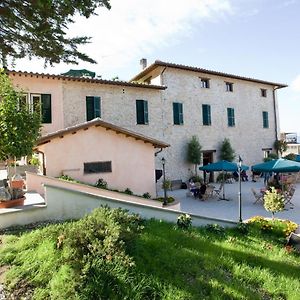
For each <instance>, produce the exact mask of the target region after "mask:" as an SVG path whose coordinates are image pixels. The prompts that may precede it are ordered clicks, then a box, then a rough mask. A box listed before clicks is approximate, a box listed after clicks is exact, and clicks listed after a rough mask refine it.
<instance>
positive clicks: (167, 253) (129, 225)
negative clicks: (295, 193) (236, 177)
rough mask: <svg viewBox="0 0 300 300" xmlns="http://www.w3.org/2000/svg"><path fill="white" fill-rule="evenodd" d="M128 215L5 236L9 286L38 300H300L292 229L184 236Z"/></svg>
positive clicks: (194, 231) (299, 261)
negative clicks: (287, 234)
mask: <svg viewBox="0 0 300 300" xmlns="http://www.w3.org/2000/svg"><path fill="white" fill-rule="evenodd" d="M126 218H127V217H126V216H125V215H123V214H121V213H120V212H117V213H110V212H108V210H106V211H105V212H103V211H102V212H98V213H96V214H95V213H94V214H93V217H90V218H89V219H88V218H85V219H83V220H81V221H78V222H69V223H64V224H59V225H49V226H47V227H45V228H42V229H37V230H33V231H31V232H29V233H28V232H25V233H22V232H21V233H20V234H19V235H11V234H9V233H6V234H4V235H3V236H2V238H3V245H2V247H1V249H0V265H5V266H9V268H10V270H9V271H8V272H7V282H6V285H7V287H10V288H11V290H12V291H13V290H15V291H16V290H19V294H17V295H18V296H19V297H20V293H23V294H26V293H27V294H33V298H34V299H120V300H121V299H122V300H123V299H143V300H144V299H149V300H150V299H151V300H152V299H170V300H171V299H172V300H176V299H184V300H186V299H195V300H199V299H295V300H297V299H300V255H299V254H297V253H296V252H294V251H293V249H290V248H286V247H284V242H285V238H284V233H283V230H284V229H285V228H286V224H283V225H284V226H283V225H282V224H281V223H280V224H279V225H278V224H275V225H274V224H273V227H271V226H270V225H269V224H266V223H265V222H263V223H262V222H257V223H255V224H254V225H253V224H252V225H250V226H249V227H247V228H244V227H243V228H241V229H239V230H238V229H227V230H224V229H223V228H220V227H218V226H210V227H207V228H191V229H190V230H187V231H185V230H181V229H177V228H176V226H175V225H174V224H170V223H165V222H160V221H158V220H150V221H145V222H143V226H144V228H143V229H142V230H141V227H140V223H139V224H138V220H137V219H136V218H131V219H126ZM104 219H105V221H103V220H104ZM20 285H22V286H23V290H22V289H20ZM24 286H25V287H27V289H26V288H24ZM20 290H21V291H20ZM15 295H16V294H15ZM16 299H18V298H16Z"/></svg>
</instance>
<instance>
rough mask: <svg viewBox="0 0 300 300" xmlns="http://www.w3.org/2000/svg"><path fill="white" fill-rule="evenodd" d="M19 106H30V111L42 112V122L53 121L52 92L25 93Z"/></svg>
mask: <svg viewBox="0 0 300 300" xmlns="http://www.w3.org/2000/svg"><path fill="white" fill-rule="evenodd" d="M19 106H20V107H24V106H28V109H29V111H30V112H38V113H40V114H41V118H42V123H44V124H46V123H52V107H51V94H30V97H28V94H23V95H22V96H21V98H20V100H19Z"/></svg>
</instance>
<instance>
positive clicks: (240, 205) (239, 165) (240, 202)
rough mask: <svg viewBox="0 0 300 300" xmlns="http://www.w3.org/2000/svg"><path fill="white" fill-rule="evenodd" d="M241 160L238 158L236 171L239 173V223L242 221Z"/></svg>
mask: <svg viewBox="0 0 300 300" xmlns="http://www.w3.org/2000/svg"><path fill="white" fill-rule="evenodd" d="M242 161H243V160H242V158H241V157H240V156H239V161H238V171H239V222H240V223H241V222H242V221H243V220H242V183H241V171H242Z"/></svg>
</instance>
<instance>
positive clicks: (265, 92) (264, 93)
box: [260, 89, 267, 97]
mask: <svg viewBox="0 0 300 300" xmlns="http://www.w3.org/2000/svg"><path fill="white" fill-rule="evenodd" d="M260 95H261V96H262V97H267V90H266V89H260Z"/></svg>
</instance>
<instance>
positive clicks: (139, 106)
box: [136, 100, 144, 124]
mask: <svg viewBox="0 0 300 300" xmlns="http://www.w3.org/2000/svg"><path fill="white" fill-rule="evenodd" d="M136 123H137V124H144V101H143V100H136Z"/></svg>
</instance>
